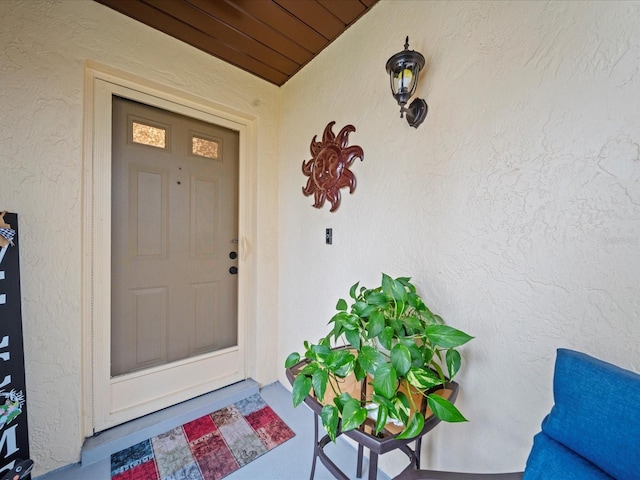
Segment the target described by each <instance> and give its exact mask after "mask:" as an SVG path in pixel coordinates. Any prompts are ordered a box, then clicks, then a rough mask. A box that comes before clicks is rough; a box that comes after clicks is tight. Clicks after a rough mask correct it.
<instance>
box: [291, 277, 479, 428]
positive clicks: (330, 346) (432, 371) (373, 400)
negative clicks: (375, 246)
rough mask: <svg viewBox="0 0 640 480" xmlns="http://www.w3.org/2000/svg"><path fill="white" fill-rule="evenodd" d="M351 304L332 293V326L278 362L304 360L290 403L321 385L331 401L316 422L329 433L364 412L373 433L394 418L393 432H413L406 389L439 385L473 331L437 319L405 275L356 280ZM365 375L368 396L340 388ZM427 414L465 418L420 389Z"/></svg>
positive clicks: (352, 424)
mask: <svg viewBox="0 0 640 480" xmlns="http://www.w3.org/2000/svg"><path fill="white" fill-rule="evenodd" d="M349 296H350V298H351V300H352V301H351V305H349V304H348V303H347V301H345V300H344V299H340V300H338V303H337V305H336V309H337V311H338V312H337V313H336V314H335V315H334V316H333V318H331V320H330V321H329V324H330V325H332V329H331V332H329V334H328V335H327V336H326V337H324V338H321V339H320V340H319V341H318V343H315V344H313V343H309V342H308V341H305V342H304V349H305V352H304V356H303V357H301V355H300V354H299V353H297V352H294V353H291V354H290V355H289V356H288V357H287V359H286V362H285V368H291V367H292V366H294V365H296V364H298V363H299V362H300V361H301V360H304V367H303V368H302V369H301V370H300V371H299V372H298V374H297V375H296V377H295V380H294V381H293V392H292V393H293V404H294V406H298V405H299V404H300V403H301V402H303V401H304V399H305V398H306V397H307V396H308V395H309V394H310V393H311V392H312V390H313V395H314V396H315V397H316V398H317V400H318V401H319V402H320V403H323V399H324V397H325V394H326V392H327V391H329V390H330V391H332V393H333V395H334V400H333V403H329V402H327V404H326V405H324V407H323V408H322V412H321V418H322V424H323V425H324V428H325V429H326V431H327V433H328V435H329V437H330V438H331V439H332V440H335V438H336V435H337V432H338V426H339V424H340V429H341V430H342V431H348V430H351V429H354V428H358V427H359V426H360V425H362V424H363V423H364V421H365V420H366V418H367V416H368V415H370V414H372V415H371V416H372V417H374V418H375V432H376V435H377V434H379V433H380V431H381V430H382V429H383V428H384V426H385V425H386V424H387V422H389V421H395V422H401V423H402V425H404V428H403V430H402V431H401V433H400V434H399V435H398V437H397V438H412V437H414V436H416V435H417V434H418V433H419V432H420V431H421V430H422V428H423V425H424V421H425V419H424V415H423V414H422V413H421V412H420V411H419V408H417V405H415V400H413V398H412V396H413V395H406V394H405V393H404V392H415V391H417V392H420V393H422V394H425V392H426V391H427V390H429V389H432V388H433V387H437V386H440V385H444V384H445V382H447V381H450V380H452V379H453V378H454V376H455V375H456V373H458V371H459V369H460V365H461V357H460V353H459V352H458V350H457V348H458V347H460V346H461V345H463V344H465V343H467V342H468V341H469V340H471V339H472V338H473V337H471V336H469V335H467V334H466V333H464V332H462V331H460V330H457V329H455V328H453V327H450V326H447V325H445V324H444V321H443V320H442V318H441V317H440V316H438V315H436V314H434V313H433V312H432V311H431V310H430V309H429V308H428V307H427V306H426V305H425V303H424V302H423V301H422V299H421V298H420V296H419V295H418V294H417V293H416V288H415V286H414V285H413V284H412V283H411V282H410V278H405V277H400V278H396V279H393V278H391V277H390V276H388V275H386V274H383V275H382V284H381V285H380V286H379V287H376V288H371V289H370V288H366V287H359V282H358V283H356V284H355V285H353V286H352V287H351V290H350V292H349ZM350 375H352V376H355V378H356V380H357V381H361V380H363V379H365V378H367V382H369V383H370V384H371V385H372V387H373V389H372V391H373V393H372V395H371V396H370V398H365V399H364V400H363V399H360V398H354V397H353V396H351V395H350V394H349V393H348V392H344V391H342V388H341V387H342V384H343V383H344V379H345V378H346V377H348V376H350ZM426 395H427V402H428V406H429V408H430V409H431V411H432V412H433V413H434V415H435V416H436V417H437V418H439V419H441V420H444V421H447V422H462V421H466V419H465V418H464V416H463V415H462V414H461V413H460V411H459V410H458V409H457V408H456V407H455V406H454V405H453V404H452V403H451V402H449V401H448V400H447V399H445V398H443V397H442V396H439V395H436V394H426Z"/></svg>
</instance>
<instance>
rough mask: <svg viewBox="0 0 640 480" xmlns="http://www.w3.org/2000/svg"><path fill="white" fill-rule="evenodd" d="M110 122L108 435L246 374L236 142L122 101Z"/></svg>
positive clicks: (226, 133)
mask: <svg viewBox="0 0 640 480" xmlns="http://www.w3.org/2000/svg"><path fill="white" fill-rule="evenodd" d="M112 115H113V117H112V118H113V124H112V139H113V141H112V160H113V163H112V210H111V211H112V215H111V232H112V234H111V265H112V269H111V355H110V357H111V359H110V361H111V379H110V397H111V398H110V402H111V415H110V418H109V421H108V422H107V423H106V424H105V425H104V426H103V427H104V428H107V427H109V426H113V425H115V424H118V423H122V422H124V421H127V420H130V419H132V418H136V417H139V416H141V415H145V414H147V413H150V412H152V411H154V410H158V409H160V408H164V407H166V406H169V405H171V404H174V403H178V402H180V401H183V400H185V399H188V398H191V397H194V396H196V395H200V394H202V393H205V392H207V391H209V390H211V389H213V388H219V387H221V386H224V385H225V384H229V383H232V382H235V381H237V380H238V379H240V378H239V377H241V376H242V375H240V376H239V375H238V373H239V372H241V373H243V368H239V367H242V365H243V364H242V362H243V359H242V358H241V356H240V354H239V349H238V340H239V339H238V321H237V294H238V292H237V278H238V276H237V252H238V240H237V238H238V164H239V162H238V148H239V147H238V132H237V131H233V130H230V129H227V128H223V127H220V126H215V125H212V124H209V123H206V122H203V121H200V120H196V119H192V118H189V117H186V116H184V115H180V114H177V113H172V112H169V111H166V110H162V109H160V108H156V107H151V106H148V105H144V104H141V103H138V102H135V101H132V100H127V99H124V98H120V97H117V96H114V97H113V114H112ZM98 429H99V428H98Z"/></svg>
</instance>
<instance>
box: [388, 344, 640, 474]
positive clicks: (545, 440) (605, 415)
mask: <svg viewBox="0 0 640 480" xmlns="http://www.w3.org/2000/svg"><path fill="white" fill-rule="evenodd" d="M553 396H554V405H553V408H552V409H551V412H550V413H549V414H548V415H547V416H546V418H545V419H544V420H543V422H542V431H541V432H540V433H538V434H537V435H536V436H535V437H534V439H533V448H532V449H531V453H530V454H529V458H528V459H527V464H526V467H525V471H524V472H522V473H521V472H519V473H502V474H475V473H453V472H436V471H430V470H410V469H407V470H405V471H404V472H402V473H401V474H400V475H399V476H397V477H396V480H489V479H496V480H515V479H523V480H605V479H606V480H611V479H616V480H638V479H640V375H638V374H637V373H633V372H630V371H628V370H624V369H622V368H620V367H616V366H615V365H611V364H609V363H606V362H603V361H602V360H598V359H596V358H593V357H590V356H588V355H585V354H584V353H579V352H574V351H572V350H566V349H558V355H557V358H556V366H555V373H554V377H553Z"/></svg>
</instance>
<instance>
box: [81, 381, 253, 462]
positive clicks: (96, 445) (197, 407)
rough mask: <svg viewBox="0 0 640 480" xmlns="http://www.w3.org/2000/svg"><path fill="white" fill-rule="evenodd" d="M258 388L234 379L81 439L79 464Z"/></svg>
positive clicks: (152, 435)
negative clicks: (214, 389)
mask: <svg viewBox="0 0 640 480" xmlns="http://www.w3.org/2000/svg"><path fill="white" fill-rule="evenodd" d="M258 392H259V387H258V383H257V382H256V381H254V380H251V379H248V380H243V381H242V382H238V383H234V384H233V385H229V386H228V387H225V388H221V389H220V390H216V391H214V392H210V393H206V394H204V395H201V396H199V397H196V398H194V399H192V400H188V401H186V402H182V403H179V404H178V405H174V406H172V407H169V408H165V409H164V410H160V411H159V412H155V413H151V414H149V415H146V416H144V417H142V418H138V419H136V420H132V421H130V422H127V423H124V424H122V425H118V426H117V427H113V428H110V429H109V430H105V431H104V432H100V433H98V434H97V435H94V436H93V437H89V438H87V439H86V440H85V441H84V445H83V446H82V454H81V458H80V462H81V463H82V466H85V465H89V464H92V463H95V462H98V461H100V460H104V459H106V458H109V457H110V456H111V454H112V453H115V452H119V451H120V450H123V449H125V448H128V447H131V446H133V445H135V444H137V443H140V442H142V441H144V440H146V439H148V438H151V437H154V436H156V435H159V434H161V433H164V432H167V431H169V430H171V429H172V428H175V427H177V426H179V425H182V424H183V423H186V422H190V421H191V420H195V419H196V418H200V417H202V416H203V415H206V414H207V413H211V412H215V411H216V410H219V409H221V408H222V407H226V406H227V405H230V404H232V403H235V402H237V401H239V400H242V399H243V398H246V397H249V396H251V395H254V394H256V393H258Z"/></svg>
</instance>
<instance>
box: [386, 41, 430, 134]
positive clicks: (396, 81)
mask: <svg viewBox="0 0 640 480" xmlns="http://www.w3.org/2000/svg"><path fill="white" fill-rule="evenodd" d="M424 63H425V62H424V57H423V56H422V54H421V53H419V52H416V51H414V50H409V37H408V36H407V38H406V40H405V43H404V50H403V51H401V52H398V53H396V54H395V55H393V56H392V57H391V58H390V59H389V60H387V73H388V74H389V79H390V81H391V93H392V94H393V98H395V99H396V101H397V102H398V105H400V118H402V117H403V116H404V115H405V114H406V116H407V122H408V123H409V125H410V126H412V127H414V128H418V127H419V126H420V124H421V123H422V122H423V121H424V119H425V118H426V116H427V110H428V106H427V102H425V101H424V100H423V99H422V98H416V99H415V100H414V101H413V102H411V104H410V105H409V107H408V108H407V107H405V105H406V104H407V102H408V101H409V99H410V98H411V97H412V96H413V94H414V93H415V92H416V88H417V86H418V76H419V75H420V70H422V68H423V67H424Z"/></svg>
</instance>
